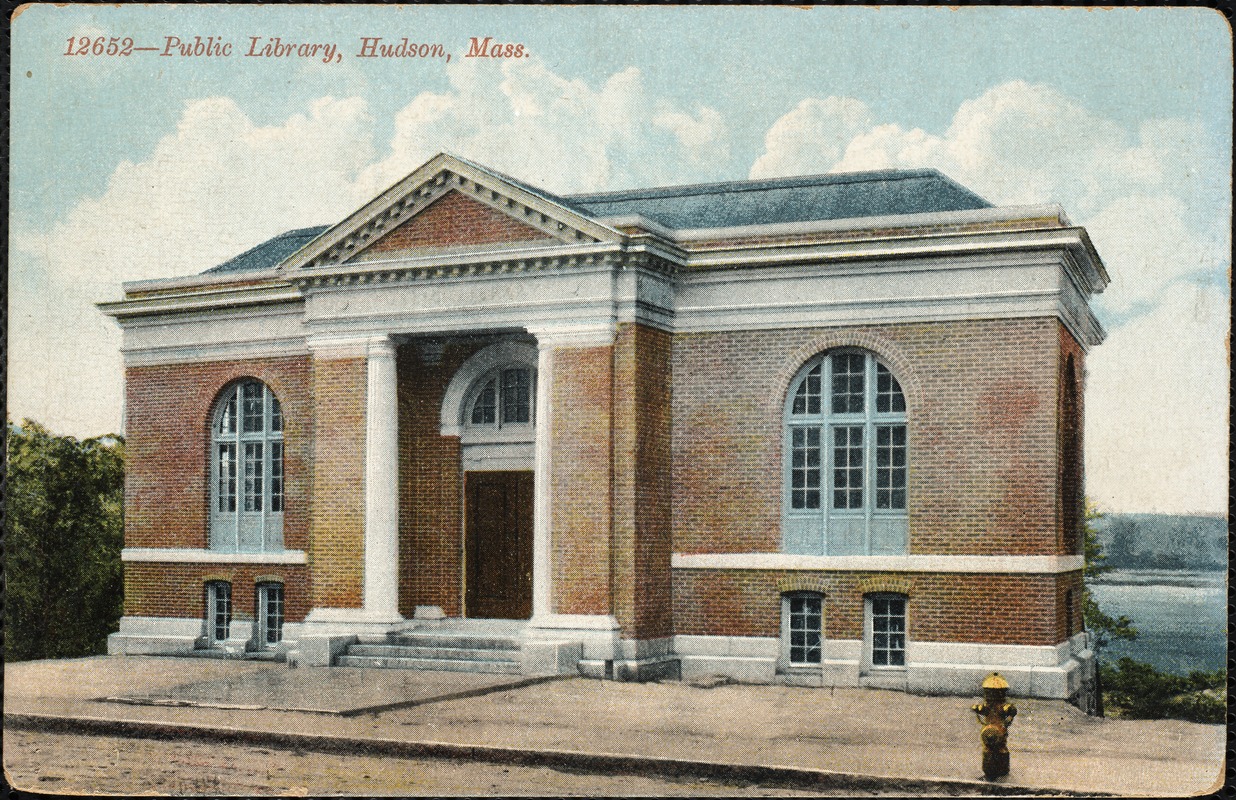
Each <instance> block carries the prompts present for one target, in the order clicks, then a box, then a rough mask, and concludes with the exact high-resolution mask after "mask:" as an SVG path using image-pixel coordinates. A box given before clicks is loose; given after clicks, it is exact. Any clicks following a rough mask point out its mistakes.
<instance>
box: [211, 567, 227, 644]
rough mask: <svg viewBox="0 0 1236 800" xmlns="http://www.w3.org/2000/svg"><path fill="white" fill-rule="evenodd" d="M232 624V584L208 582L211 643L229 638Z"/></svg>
mask: <svg viewBox="0 0 1236 800" xmlns="http://www.w3.org/2000/svg"><path fill="white" fill-rule="evenodd" d="M231 626H232V584H230V583H228V582H226V581H211V582H209V583H207V584H206V631H207V635H208V637H209V639H210V643H211V644H218V643H220V642H223V641H224V640H226V639H227V637H228V635H229V633H230V632H231Z"/></svg>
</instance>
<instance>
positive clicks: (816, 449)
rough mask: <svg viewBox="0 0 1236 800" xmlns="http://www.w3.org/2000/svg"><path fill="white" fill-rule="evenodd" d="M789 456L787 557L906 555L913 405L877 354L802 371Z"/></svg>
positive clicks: (838, 356) (790, 422) (795, 387)
mask: <svg viewBox="0 0 1236 800" xmlns="http://www.w3.org/2000/svg"><path fill="white" fill-rule="evenodd" d="M784 450H785V489H784V526H783V530H784V544H783V546H784V549H785V551H786V552H789V553H799V554H808V555H892V554H901V553H905V552H906V538H907V536H906V530H907V525H906V488H907V477H908V469H909V443H908V440H907V433H906V401H905V396H904V395H903V394H902V392H901V384H900V383H898V381H897V378H896V376H894V375H893V373H892V372H891V371H889V369H888V368H887V367H885V366H884V365H883V364H881V363H880V362H879V361H878V360H877V359H876V357H875V356H874V355H872V354H871V353H867V352H864V351H859V350H838V351H832V352H829V353H824V354H822V355H819V356H816V357H815V358H813V359H811V360H810V361H808V362H807V363H806V364H805V365H804V366H803V368H802V369H801V370H799V372H798V375H797V376H795V378H794V380H793V381H792V382H791V383H790V391H789V394H788V397H787V398H786V405H785V442H784Z"/></svg>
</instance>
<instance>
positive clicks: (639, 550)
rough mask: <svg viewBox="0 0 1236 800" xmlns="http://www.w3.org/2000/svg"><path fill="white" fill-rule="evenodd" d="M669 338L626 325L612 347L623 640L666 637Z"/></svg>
mask: <svg viewBox="0 0 1236 800" xmlns="http://www.w3.org/2000/svg"><path fill="white" fill-rule="evenodd" d="M669 367H670V335H669V334H668V333H665V332H663V331H659V330H656V329H653V328H647V327H644V326H642V325H634V324H624V325H620V326H619V329H618V337H617V340H616V342H615V346H614V532H613V542H614V544H613V553H614V556H613V557H614V564H613V587H614V600H613V602H614V615H615V616H616V617H617V619H618V622H619V623H620V624H621V625H622V633H623V636H625V637H627V638H635V639H650V638H658V637H663V636H669V635H670V633H671V632H672V627H673V621H672V618H671V616H670V607H671V594H672V584H671V577H670V555H671V552H672V549H673V548H672V542H671V535H670V523H671V512H670V502H671V494H672V490H671V479H672V475H671V472H670V389H671V386H670V371H669Z"/></svg>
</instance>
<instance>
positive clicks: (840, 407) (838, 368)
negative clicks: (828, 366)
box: [832, 353, 867, 414]
mask: <svg viewBox="0 0 1236 800" xmlns="http://www.w3.org/2000/svg"><path fill="white" fill-rule="evenodd" d="M832 361H833V413H834V414H861V413H863V395H864V394H866V391H865V388H864V387H865V378H866V374H867V359H866V357H865V356H863V355H862V354H860V353H838V354H837V355H835V356H833V357H832Z"/></svg>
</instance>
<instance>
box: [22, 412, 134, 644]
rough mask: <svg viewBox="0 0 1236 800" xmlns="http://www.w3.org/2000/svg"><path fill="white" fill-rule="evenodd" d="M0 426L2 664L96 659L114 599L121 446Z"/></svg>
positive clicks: (119, 587)
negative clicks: (0, 460)
mask: <svg viewBox="0 0 1236 800" xmlns="http://www.w3.org/2000/svg"><path fill="white" fill-rule="evenodd" d="M6 427H7V453H6V459H5V468H6V476H5V483H6V487H5V514H4V537H5V542H4V546H5V566H4V581H5V597H4V625H5V636H4V656H5V659H6V660H8V661H21V660H27V659H35V658H68V657H73V656H84V655H91V654H96V653H103V652H106V649H107V635H108V634H109V633H111V632H112V631H114V630H116V628H117V623H118V620H119V619H120V614H121V603H122V596H123V576H122V570H121V563H120V548H121V546H122V544H123V541H124V441H123V439H122V438H121V437H119V436H100V437H96V438H93V439H86V440H84V441H79V440H78V439H75V438H73V437H71V436H56V435H55V434H53V433H51V432H50V431H48V430H47V429H46V428H44V427H43V426H42V425H39V424H38V423H37V422H32V421H30V420H24V421H23V422H22V424H21V425H20V426H16V425H13V424H12V423H8V425H7V426H6Z"/></svg>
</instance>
